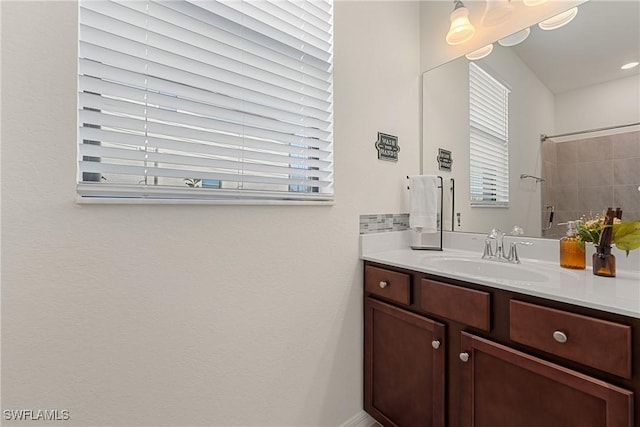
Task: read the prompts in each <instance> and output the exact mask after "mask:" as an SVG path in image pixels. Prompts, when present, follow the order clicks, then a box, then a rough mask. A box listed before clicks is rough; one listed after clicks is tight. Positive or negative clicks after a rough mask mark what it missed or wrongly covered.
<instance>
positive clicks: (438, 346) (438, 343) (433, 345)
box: [431, 340, 440, 350]
mask: <svg viewBox="0 0 640 427" xmlns="http://www.w3.org/2000/svg"><path fill="white" fill-rule="evenodd" d="M431 347H433V348H435V349H436V350H437V349H439V348H440V341H438V340H433V341H431Z"/></svg>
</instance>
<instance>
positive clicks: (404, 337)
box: [364, 298, 445, 427]
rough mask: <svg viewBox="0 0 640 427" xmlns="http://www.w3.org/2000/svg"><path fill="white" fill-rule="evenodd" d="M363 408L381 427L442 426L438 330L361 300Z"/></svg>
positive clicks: (387, 307) (442, 351) (422, 319)
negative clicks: (362, 308) (362, 302)
mask: <svg viewBox="0 0 640 427" xmlns="http://www.w3.org/2000/svg"><path fill="white" fill-rule="evenodd" d="M364 318H365V337H364V338H365V340H364V345H365V348H364V398H365V402H364V407H365V410H366V411H367V412H368V413H369V414H371V415H372V416H373V417H374V418H376V419H377V420H378V421H379V422H380V423H382V424H383V425H385V426H388V427H389V426H398V427H421V426H425V427H441V426H444V399H445V394H444V393H445V389H444V376H445V370H444V368H445V366H444V363H445V362H444V361H445V349H444V348H445V342H444V325H442V324H441V323H437V322H434V321H432V320H430V319H427V318H425V317H422V316H418V315H416V314H413V313H410V312H408V311H405V310H402V309H399V308H396V307H393V306H391V305H389V304H385V303H382V302H380V301H377V300H373V299H371V298H366V299H365V313H364Z"/></svg>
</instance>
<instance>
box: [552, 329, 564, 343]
mask: <svg viewBox="0 0 640 427" xmlns="http://www.w3.org/2000/svg"><path fill="white" fill-rule="evenodd" d="M553 339H554V340H556V341H558V342H559V343H561V344H562V343H566V342H567V339H568V338H567V334H565V333H564V332H560V331H555V332H554V333H553Z"/></svg>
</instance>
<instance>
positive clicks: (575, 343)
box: [509, 300, 631, 378]
mask: <svg viewBox="0 0 640 427" xmlns="http://www.w3.org/2000/svg"><path fill="white" fill-rule="evenodd" d="M509 311H510V316H511V319H510V324H509V336H510V338H511V339H512V340H513V341H517V342H519V343H522V344H525V345H528V346H530V347H535V348H537V349H540V350H543V351H546V352H547V353H551V354H555V355H557V356H561V357H564V358H567V359H571V360H574V361H576V362H578V363H582V364H583V365H587V366H591V367H593V368H596V369H600V370H603V371H606V372H610V373H612V374H614V375H618V376H620V377H624V378H631V327H630V326H627V325H622V324H619V323H614V322H609V321H606V320H601V319H596V318H593V317H588V316H582V315H578V314H574V313H569V312H566V311H562V310H555V309H552V308H547V307H543V306H539V305H535V304H529V303H526V302H522V301H515V300H511V301H510V303H509Z"/></svg>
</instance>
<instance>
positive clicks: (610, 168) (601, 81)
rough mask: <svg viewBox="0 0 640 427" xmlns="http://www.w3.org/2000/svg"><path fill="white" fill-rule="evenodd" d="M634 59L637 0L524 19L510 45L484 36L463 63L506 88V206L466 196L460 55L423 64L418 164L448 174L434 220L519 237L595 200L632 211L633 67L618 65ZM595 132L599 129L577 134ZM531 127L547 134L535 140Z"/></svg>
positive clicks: (636, 109)
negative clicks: (542, 22)
mask: <svg viewBox="0 0 640 427" xmlns="http://www.w3.org/2000/svg"><path fill="white" fill-rule="evenodd" d="M639 57H640V1H637V0H632V1H613V0H612V1H607V0H591V1H588V2H585V3H583V4H581V5H580V6H579V7H578V14H577V16H576V17H575V18H574V19H573V20H572V21H571V22H570V23H569V24H567V25H566V26H564V27H562V28H559V29H556V30H553V31H544V30H541V29H540V28H539V27H538V26H537V25H534V26H532V27H530V34H529V36H528V38H527V39H526V40H525V41H523V42H522V43H520V44H518V45H516V46H511V47H504V46H502V45H500V44H499V43H498V42H496V43H494V49H493V52H492V53H491V54H490V55H489V56H487V57H485V58H483V59H480V60H476V61H474V62H475V63H476V64H477V65H478V66H480V67H481V68H482V69H483V70H485V71H487V72H488V73H490V74H491V75H492V76H493V77H495V79H497V80H498V81H499V82H501V83H502V84H504V85H505V86H506V87H507V88H508V90H509V97H508V111H509V113H508V129H509V133H508V134H509V138H508V139H509V141H508V147H509V183H510V184H509V205H508V207H472V206H471V203H470V195H469V161H470V155H469V63H470V61H469V60H468V59H467V58H466V57H461V58H458V59H455V60H453V61H451V62H448V63H447V64H444V65H442V66H439V67H437V68H434V69H432V70H429V71H427V72H425V73H424V75H423V151H422V153H423V163H422V169H423V173H425V174H438V175H441V176H443V177H444V178H445V179H447V178H453V179H454V180H455V206H454V208H453V209H454V210H453V212H451V208H452V206H451V201H450V200H449V201H446V203H445V206H444V209H443V211H444V216H445V218H446V219H445V222H444V224H445V229H453V230H455V231H463V232H478V233H486V232H488V231H489V230H490V229H492V228H494V227H496V228H500V229H502V230H503V231H505V232H509V231H511V230H512V228H513V227H514V226H515V225H518V226H519V227H521V228H523V229H524V233H525V235H527V236H532V237H549V238H558V237H561V236H562V234H563V232H564V229H565V228H566V227H564V226H558V225H557V224H558V223H560V222H564V221H567V220H570V219H577V218H579V217H580V216H582V215H588V214H596V213H598V212H600V211H602V209H605V208H606V207H607V206H618V207H621V208H622V209H623V211H624V214H623V219H628V220H631V219H640V191H639V187H640V126H639V125H638V123H640V70H639V69H640V67H635V68H632V69H628V70H621V69H620V67H621V65H623V64H624V63H625V62H629V61H632V60H633V61H638V60H639ZM634 123H635V125H632V124H634ZM629 125H631V126H629ZM603 128H607V129H603ZM609 128H611V129H609ZM595 129H602V130H600V131H599V132H595V131H594V132H589V131H591V130H595ZM567 133H569V134H571V135H566V136H562V137H560V136H556V135H561V134H567ZM541 135H548V136H551V138H549V139H546V140H545V142H544V143H543V142H541ZM439 149H444V150H447V151H450V152H451V155H452V159H453V163H452V166H451V171H450V172H449V171H446V170H440V169H439V164H438V162H437V157H438V150H439ZM447 188H448V187H447ZM552 211H553V217H554V218H553V222H551V224H550V221H549V219H550V216H551V212H552Z"/></svg>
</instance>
